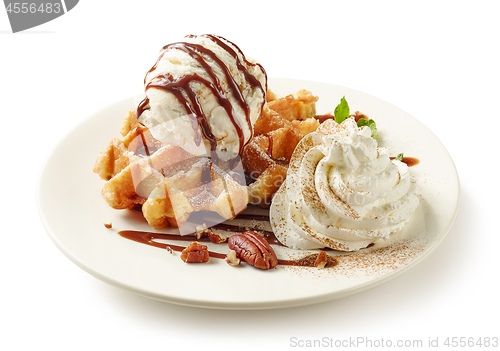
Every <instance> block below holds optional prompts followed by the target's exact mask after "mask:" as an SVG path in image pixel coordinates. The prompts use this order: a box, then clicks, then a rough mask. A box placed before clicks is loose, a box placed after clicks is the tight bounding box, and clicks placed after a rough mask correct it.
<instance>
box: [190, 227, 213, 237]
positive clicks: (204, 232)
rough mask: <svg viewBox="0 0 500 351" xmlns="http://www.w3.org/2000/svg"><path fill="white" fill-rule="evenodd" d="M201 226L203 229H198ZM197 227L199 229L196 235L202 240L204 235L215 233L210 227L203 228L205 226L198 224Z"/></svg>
mask: <svg viewBox="0 0 500 351" xmlns="http://www.w3.org/2000/svg"><path fill="white" fill-rule="evenodd" d="M199 227H201V229H198V228H199ZM196 229H198V231H197V232H196V233H194V236H195V237H196V239H197V240H200V239H201V238H202V237H204V236H209V235H210V234H213V231H212V229H210V228H203V226H197V227H196Z"/></svg>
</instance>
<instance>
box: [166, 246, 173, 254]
mask: <svg viewBox="0 0 500 351" xmlns="http://www.w3.org/2000/svg"><path fill="white" fill-rule="evenodd" d="M165 250H167V252H168V253H169V254H171V255H173V254H174V250H172V248H171V247H170V246H167V247H165Z"/></svg>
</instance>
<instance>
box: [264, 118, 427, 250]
mask: <svg viewBox="0 0 500 351" xmlns="http://www.w3.org/2000/svg"><path fill="white" fill-rule="evenodd" d="M418 205H419V199H418V197H417V195H416V186H415V184H414V182H412V180H411V177H410V174H409V170H408V166H407V165H406V164H405V163H403V162H401V161H398V160H394V159H392V160H391V159H390V157H389V154H388V150H387V149H384V148H379V147H378V143H377V141H376V140H375V139H374V138H372V137H371V130H370V128H368V127H361V128H358V126H357V124H356V122H355V120H354V119H353V118H348V119H346V120H345V121H344V122H342V123H341V124H338V123H336V122H335V121H334V120H327V121H326V122H324V123H322V124H321V125H320V127H319V128H318V130H317V131H316V132H313V133H310V134H308V135H306V136H305V137H304V138H303V139H302V140H301V142H300V143H299V144H298V145H297V147H296V148H295V151H294V153H293V156H292V159H291V161H290V166H289V169H288V173H287V178H286V180H285V182H284V183H283V185H282V186H281V187H280V189H279V191H278V192H277V194H276V195H275V197H274V198H273V202H272V204H271V210H270V211H271V212H270V216H271V225H272V227H273V230H274V232H275V235H276V237H277V238H278V239H279V240H280V241H281V243H283V244H284V245H285V246H288V247H290V248H294V249H317V248H323V247H330V248H333V249H336V250H341V251H354V250H359V249H361V248H365V247H367V246H368V245H370V244H371V243H374V242H376V241H377V240H379V239H382V238H388V237H389V236H390V235H391V234H392V233H394V232H396V231H398V230H400V229H402V228H403V226H404V225H405V223H406V222H408V220H409V219H410V216H411V214H412V213H413V212H414V210H415V209H416V208H417V207H418Z"/></svg>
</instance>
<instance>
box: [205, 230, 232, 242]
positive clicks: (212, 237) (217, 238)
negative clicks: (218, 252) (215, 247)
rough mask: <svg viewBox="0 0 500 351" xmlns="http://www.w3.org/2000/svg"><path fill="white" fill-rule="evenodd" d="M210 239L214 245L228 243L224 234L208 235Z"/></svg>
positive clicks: (212, 233)
mask: <svg viewBox="0 0 500 351" xmlns="http://www.w3.org/2000/svg"><path fill="white" fill-rule="evenodd" d="M208 239H209V240H210V242H211V243H213V244H220V243H224V242H226V240H227V236H225V235H224V234H220V233H214V232H211V233H210V234H208Z"/></svg>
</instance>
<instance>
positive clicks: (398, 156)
mask: <svg viewBox="0 0 500 351" xmlns="http://www.w3.org/2000/svg"><path fill="white" fill-rule="evenodd" d="M395 160H397V161H403V153H400V154H398V155H397V156H396V158H395Z"/></svg>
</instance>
